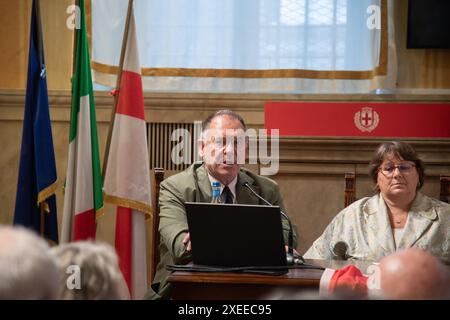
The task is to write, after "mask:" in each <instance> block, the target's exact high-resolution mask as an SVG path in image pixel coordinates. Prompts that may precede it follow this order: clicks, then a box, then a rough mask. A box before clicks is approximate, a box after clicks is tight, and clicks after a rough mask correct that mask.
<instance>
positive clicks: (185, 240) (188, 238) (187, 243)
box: [183, 232, 192, 251]
mask: <svg viewBox="0 0 450 320" xmlns="http://www.w3.org/2000/svg"><path fill="white" fill-rule="evenodd" d="M183 244H184V245H185V246H186V251H191V250H192V245H191V236H190V234H189V232H188V233H186V235H185V236H184V238H183Z"/></svg>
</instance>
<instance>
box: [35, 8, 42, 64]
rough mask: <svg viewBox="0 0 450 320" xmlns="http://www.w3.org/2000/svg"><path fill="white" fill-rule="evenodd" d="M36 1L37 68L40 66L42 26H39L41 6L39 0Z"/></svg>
mask: <svg viewBox="0 0 450 320" xmlns="http://www.w3.org/2000/svg"><path fill="white" fill-rule="evenodd" d="M35 1H36V8H35V9H36V24H37V29H38V30H37V38H38V43H37V47H38V55H39V68H41V67H42V26H41V8H40V2H39V0H35Z"/></svg>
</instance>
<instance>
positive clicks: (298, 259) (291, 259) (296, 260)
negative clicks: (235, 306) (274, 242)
mask: <svg viewBox="0 0 450 320" xmlns="http://www.w3.org/2000/svg"><path fill="white" fill-rule="evenodd" d="M240 183H241V185H242V186H244V187H246V188H247V189H248V190H250V191H251V193H253V195H255V196H256V197H257V198H259V199H260V200H262V201H263V202H264V203H265V204H267V205H268V206H271V207H273V204H271V203H270V202H269V201H267V200H266V199H264V198H263V197H261V196H260V195H259V194H258V193H256V191H255V190H253V188H252V187H251V186H250V184H249V183H248V181H246V180H243V181H240ZM280 213H281V215H282V216H283V217H285V218H286V220H287V221H288V222H289V234H288V253H287V255H286V261H287V265H288V266H292V265H294V264H303V263H304V262H305V261H304V259H303V257H302V256H298V255H294V232H293V229H292V222H291V219H290V218H289V216H288V215H287V214H286V213H284V212H283V210H281V208H280Z"/></svg>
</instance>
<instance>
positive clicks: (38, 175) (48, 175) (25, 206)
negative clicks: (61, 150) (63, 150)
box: [14, 0, 58, 243]
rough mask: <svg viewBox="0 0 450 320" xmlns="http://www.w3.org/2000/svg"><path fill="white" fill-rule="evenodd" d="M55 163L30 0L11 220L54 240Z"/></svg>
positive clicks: (35, 14)
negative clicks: (23, 106)
mask: <svg viewBox="0 0 450 320" xmlns="http://www.w3.org/2000/svg"><path fill="white" fill-rule="evenodd" d="M55 190H56V165H55V153H54V150H53V139H52V128H51V125H50V114H49V106H48V96H47V80H46V72H45V62H44V48H43V41H42V31H41V26H40V18H39V6H38V3H36V1H35V0H33V7H32V14H31V28H30V51H29V56H28V79H27V93H26V100H25V113H24V120H23V134H22V148H21V151H20V167H19V179H18V182H17V195H16V208H15V211H14V224H15V225H23V226H25V227H28V228H30V229H33V230H35V231H36V232H37V233H39V234H40V235H42V236H43V237H45V238H46V239H48V240H51V241H53V242H54V243H58V224H57V215H56V196H55Z"/></svg>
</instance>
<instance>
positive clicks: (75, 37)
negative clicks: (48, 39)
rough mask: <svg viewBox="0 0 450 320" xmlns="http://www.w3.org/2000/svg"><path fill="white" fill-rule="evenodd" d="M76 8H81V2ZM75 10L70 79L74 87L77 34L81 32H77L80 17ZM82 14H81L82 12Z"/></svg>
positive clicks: (76, 3)
mask: <svg viewBox="0 0 450 320" xmlns="http://www.w3.org/2000/svg"><path fill="white" fill-rule="evenodd" d="M75 6H76V8H80V0H75ZM76 8H75V28H74V29H73V31H74V32H73V33H72V36H73V39H72V46H73V47H72V77H71V78H70V83H71V85H72V81H73V74H74V73H75V57H76V56H77V55H76V51H77V33H78V32H79V31H77V30H78V29H77V19H79V18H80V17H77V14H78V11H77V10H76ZM80 10H81V9H80ZM80 14H81V12H80Z"/></svg>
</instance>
